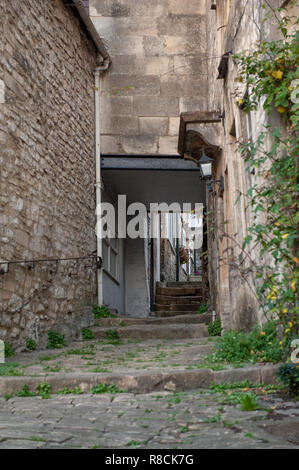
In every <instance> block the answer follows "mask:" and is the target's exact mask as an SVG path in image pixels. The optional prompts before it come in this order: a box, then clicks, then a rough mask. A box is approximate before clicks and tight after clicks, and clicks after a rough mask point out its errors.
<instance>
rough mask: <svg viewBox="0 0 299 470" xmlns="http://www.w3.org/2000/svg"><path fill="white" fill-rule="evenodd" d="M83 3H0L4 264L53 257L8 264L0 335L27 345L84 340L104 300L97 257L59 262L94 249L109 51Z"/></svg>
mask: <svg viewBox="0 0 299 470" xmlns="http://www.w3.org/2000/svg"><path fill="white" fill-rule="evenodd" d="M75 3H76V2H75ZM75 3H74V2H72V3H71V2H64V1H62V0H51V1H46V2H40V1H38V0H26V1H22V2H19V1H14V0H1V2H0V10H1V22H0V51H1V56H0V83H1V90H2V94H1V104H0V140H1V149H0V155H1V170H0V174H1V193H0V220H1V228H0V233H1V242H0V261H17V260H28V261H30V260H49V259H50V260H52V259H54V261H53V262H51V263H49V262H36V263H26V264H20V263H17V264H9V265H8V264H2V265H0V267H1V275H0V338H3V339H5V340H7V341H9V342H10V343H11V344H12V345H15V346H19V347H24V345H25V341H26V339H27V338H32V339H34V340H35V341H36V342H37V343H40V342H42V344H44V341H45V340H46V332H48V331H49V330H50V329H51V328H54V329H56V330H59V331H61V332H63V333H65V334H67V335H70V334H72V335H74V334H76V333H78V331H80V328H81V327H82V326H84V325H86V324H88V322H89V320H90V318H91V306H92V304H93V303H94V302H95V301H96V267H95V258H87V259H82V260H72V261H60V259H61V258H78V257H87V256H90V255H93V254H94V250H95V249H96V236H95V233H94V227H95V186H94V184H95V160H94V147H95V130H94V121H95V118H94V83H95V82H94V70H95V68H96V66H97V61H98V59H99V60H100V59H101V52H102V54H104V55H105V54H106V52H105V49H104V46H103V45H102V43H101V40H100V38H99V36H98V35H97V33H96V31H95V30H94V29H92V24H91V22H90V20H89V18H88V16H87V14H86V12H85V10H84V9H83V10H82V7H81V6H80V5H81V2H79V3H78V2H77V3H76V5H78V8H77V6H76V5H75ZM84 14H85V16H84ZM88 28H89V30H88ZM56 259H57V262H56V261H55V260H56Z"/></svg>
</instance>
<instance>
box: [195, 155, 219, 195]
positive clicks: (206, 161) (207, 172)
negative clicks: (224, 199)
mask: <svg viewBox="0 0 299 470" xmlns="http://www.w3.org/2000/svg"><path fill="white" fill-rule="evenodd" d="M212 164H213V160H212V158H210V157H208V156H207V155H206V153H205V151H204V150H203V151H202V156H201V159H200V160H198V162H197V165H198V167H199V170H200V174H201V177H202V179H203V180H204V181H206V183H207V188H208V191H209V192H210V193H212V192H213V184H216V183H218V184H219V185H220V192H221V193H223V191H224V178H223V176H221V177H220V179H219V180H212V175H213V172H212Z"/></svg>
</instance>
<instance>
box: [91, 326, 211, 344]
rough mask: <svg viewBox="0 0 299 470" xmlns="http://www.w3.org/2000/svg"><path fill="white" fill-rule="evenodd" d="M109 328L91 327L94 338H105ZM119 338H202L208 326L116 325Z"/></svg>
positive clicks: (206, 334)
mask: <svg viewBox="0 0 299 470" xmlns="http://www.w3.org/2000/svg"><path fill="white" fill-rule="evenodd" d="M109 330H111V328H101V327H93V328H92V331H93V333H94V336H95V338H97V339H107V338H108V336H107V334H108V332H109ZM115 331H117V333H118V335H119V338H120V339H121V340H125V339H137V340H143V339H144V340H146V339H182V338H203V337H205V336H208V328H207V326H206V325H205V324H203V323H199V324H195V323H192V324H184V323H181V324H162V325H154V324H150V325H131V326H126V327H121V328H119V327H116V328H115Z"/></svg>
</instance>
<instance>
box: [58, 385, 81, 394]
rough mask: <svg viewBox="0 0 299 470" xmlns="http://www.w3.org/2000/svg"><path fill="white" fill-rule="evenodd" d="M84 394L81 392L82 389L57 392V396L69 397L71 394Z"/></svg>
mask: <svg viewBox="0 0 299 470" xmlns="http://www.w3.org/2000/svg"><path fill="white" fill-rule="evenodd" d="M82 393H83V391H82V390H81V388H80V387H74V388H64V389H62V390H57V392H56V394H57V395H69V394H74V395H82Z"/></svg>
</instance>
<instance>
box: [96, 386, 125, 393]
mask: <svg viewBox="0 0 299 470" xmlns="http://www.w3.org/2000/svg"><path fill="white" fill-rule="evenodd" d="M126 391H127V390H123V389H120V388H117V386H116V385H115V384H111V385H107V384H96V385H94V386H93V387H92V388H91V390H90V393H92V394H98V393H126Z"/></svg>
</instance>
